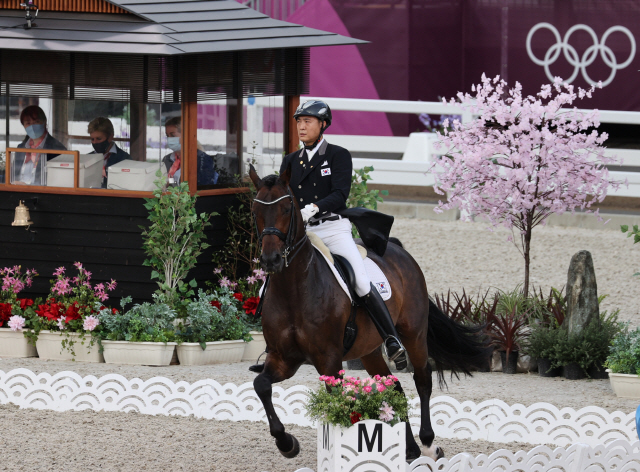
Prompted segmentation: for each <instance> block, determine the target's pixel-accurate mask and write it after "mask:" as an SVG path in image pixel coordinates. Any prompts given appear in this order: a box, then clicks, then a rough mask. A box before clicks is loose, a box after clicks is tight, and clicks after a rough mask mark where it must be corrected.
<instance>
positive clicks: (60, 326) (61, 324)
mask: <svg viewBox="0 0 640 472" xmlns="http://www.w3.org/2000/svg"><path fill="white" fill-rule="evenodd" d="M58 329H59V330H60V331H63V330H65V329H67V326H66V325H65V319H64V317H61V318H58Z"/></svg>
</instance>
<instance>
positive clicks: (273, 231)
mask: <svg viewBox="0 0 640 472" xmlns="http://www.w3.org/2000/svg"><path fill="white" fill-rule="evenodd" d="M285 198H289V199H290V200H291V207H290V213H291V218H290V219H289V229H287V234H285V233H283V232H282V231H280V230H279V229H278V228H276V227H275V226H269V227H268V228H265V229H263V230H262V233H260V236H259V237H258V244H260V246H262V238H263V237H265V236H269V235H276V236H278V238H280V239H281V240H282V241H283V242H284V244H285V248H284V251H282V256H283V257H284V265H285V267H289V264H290V263H291V261H292V260H293V258H294V257H295V256H296V254H298V252H299V251H300V249H301V248H302V245H303V243H304V242H305V241H306V240H307V239H308V238H307V233H306V232H305V234H304V237H302V238H301V239H300V241H298V242H297V243H295V244H294V243H293V241H294V240H295V236H294V234H293V230H294V229H295V228H296V227H297V224H296V223H297V222H296V211H295V205H294V203H293V195H292V194H291V189H290V188H289V187H287V194H286V195H283V196H282V197H280V198H276V199H275V200H273V201H271V202H265V201H263V200H258V199H257V198H254V199H253V201H254V202H257V203H260V204H262V205H273V204H275V203H278V202H279V201H280V200H284V199H285ZM254 224H255V225H256V233H257V232H258V223H257V221H256V220H254ZM289 256H291V257H289Z"/></svg>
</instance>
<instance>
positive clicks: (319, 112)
mask: <svg viewBox="0 0 640 472" xmlns="http://www.w3.org/2000/svg"><path fill="white" fill-rule="evenodd" d="M299 116H315V117H316V118H318V119H319V120H320V121H322V122H324V126H323V127H322V130H321V131H320V136H318V140H317V141H316V142H315V143H313V144H312V145H311V146H305V148H308V149H313V148H314V147H315V146H316V144H318V142H320V140H321V139H322V135H323V134H324V132H325V130H326V129H327V128H328V127H329V126H331V108H329V105H327V104H326V103H325V102H323V101H322V100H307V101H306V102H304V103H301V104H300V105H298V108H296V112H295V113H294V114H293V119H294V120H297V119H298V117H299Z"/></svg>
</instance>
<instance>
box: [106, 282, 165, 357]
mask: <svg viewBox="0 0 640 472" xmlns="http://www.w3.org/2000/svg"><path fill="white" fill-rule="evenodd" d="M154 299H155V300H154V303H149V302H145V303H143V304H136V305H134V306H133V307H132V308H131V309H130V310H128V311H127V310H126V309H125V307H126V305H127V304H129V303H131V297H124V298H123V299H122V300H120V306H121V310H120V311H116V310H110V309H108V308H102V309H100V311H99V312H98V318H99V320H100V323H101V324H102V325H103V331H102V332H101V336H102V346H103V348H104V360H105V362H106V363H107V364H129V365H169V364H170V363H171V358H172V357H173V352H174V350H175V346H176V342H175V337H176V336H175V328H174V321H175V319H176V311H175V310H174V309H172V308H171V307H170V306H169V305H167V304H166V303H161V302H159V301H158V295H157V294H154ZM96 308H99V307H97V306H96Z"/></svg>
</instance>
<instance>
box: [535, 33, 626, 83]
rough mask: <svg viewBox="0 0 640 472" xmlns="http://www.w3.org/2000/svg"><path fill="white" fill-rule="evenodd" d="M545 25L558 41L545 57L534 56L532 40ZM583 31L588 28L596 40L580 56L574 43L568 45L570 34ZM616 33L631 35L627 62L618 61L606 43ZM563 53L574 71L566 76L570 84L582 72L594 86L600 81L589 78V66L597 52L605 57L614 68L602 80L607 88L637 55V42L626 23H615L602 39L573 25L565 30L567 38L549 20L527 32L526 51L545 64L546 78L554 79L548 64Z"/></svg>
mask: <svg viewBox="0 0 640 472" xmlns="http://www.w3.org/2000/svg"><path fill="white" fill-rule="evenodd" d="M543 28H545V29H548V30H549V31H551V33H553V36H554V37H555V39H556V43H555V44H554V45H553V46H551V47H550V48H549V49H548V50H547V52H546V53H545V55H544V59H539V58H537V57H536V56H535V54H533V51H532V50H531V39H532V38H533V35H534V34H536V32H537V31H538V30H539V29H543ZM580 30H581V31H586V32H587V33H588V34H589V35H590V36H591V39H592V40H593V44H592V45H591V46H589V47H588V48H587V50H586V51H585V52H584V53H583V54H582V57H580V56H579V55H578V51H576V49H575V48H574V47H573V46H571V44H569V40H570V39H571V35H572V34H573V33H575V32H576V31H580ZM615 32H621V33H624V34H625V35H627V37H628V38H629V43H630V44H631V52H630V53H629V57H628V58H627V60H626V61H624V62H623V63H621V64H619V63H618V60H617V58H616V55H615V54H614V52H613V51H612V50H611V48H610V47H609V46H607V44H606V43H607V39H608V38H609V36H610V35H611V34H612V33H615ZM560 53H564V58H565V59H566V60H567V62H568V63H569V64H571V65H572V66H573V68H574V69H573V73H572V74H571V77H569V78H568V79H566V80H565V82H567V83H568V84H570V83H571V82H573V81H574V80H575V78H576V77H577V76H578V74H579V73H580V72H582V77H583V78H584V80H585V81H586V82H587V83H588V84H589V85H593V84H595V83H596V82H597V81H595V80H592V79H591V77H589V74H588V73H587V67H589V66H590V65H591V64H593V62H594V61H595V60H596V58H597V57H598V53H599V54H600V57H601V58H602V61H603V62H604V63H605V64H606V65H607V66H608V67H610V68H611V73H610V74H609V77H608V78H607V80H604V81H602V86H603V87H604V86H607V85H609V84H610V83H611V82H612V81H613V79H614V78H615V76H616V71H618V70H620V69H624V68H625V67H627V66H628V65H629V64H631V61H632V60H633V58H634V57H635V55H636V41H635V38H634V37H633V34H632V33H631V31H629V30H628V29H627V28H625V27H624V26H612V27H611V28H609V29H608V30H607V31H605V33H604V35H602V39H601V40H600V41H598V36H597V35H596V33H595V31H593V30H592V29H591V28H590V27H589V26H587V25H574V26H572V27H571V28H569V30H568V31H567V32H566V33H565V35H564V38H561V37H560V33H559V32H558V30H557V29H556V27H555V26H553V25H552V24H550V23H538V24H537V25H535V26H534V27H533V28H531V30H530V31H529V34H528V35H527V54H529V57H530V58H531V60H532V61H533V62H534V63H536V64H537V65H539V66H543V67H544V71H545V73H546V74H547V78H548V79H549V80H550V81H552V82H553V79H554V77H553V74H551V71H550V70H549V66H550V65H551V64H553V63H554V62H556V60H557V59H558V57H560Z"/></svg>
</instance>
